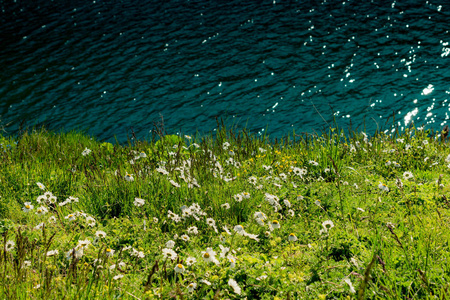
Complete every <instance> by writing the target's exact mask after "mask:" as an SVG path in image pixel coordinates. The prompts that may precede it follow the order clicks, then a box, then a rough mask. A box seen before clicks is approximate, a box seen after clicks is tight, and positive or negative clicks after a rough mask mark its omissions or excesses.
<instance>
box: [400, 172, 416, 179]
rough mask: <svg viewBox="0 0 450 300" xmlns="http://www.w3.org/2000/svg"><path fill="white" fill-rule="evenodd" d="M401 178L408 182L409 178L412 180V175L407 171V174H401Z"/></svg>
mask: <svg viewBox="0 0 450 300" xmlns="http://www.w3.org/2000/svg"><path fill="white" fill-rule="evenodd" d="M403 178H404V179H405V180H409V179H411V178H414V175H413V174H412V173H411V172H409V171H408V172H405V173H403Z"/></svg>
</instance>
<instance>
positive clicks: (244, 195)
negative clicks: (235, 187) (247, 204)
mask: <svg viewBox="0 0 450 300" xmlns="http://www.w3.org/2000/svg"><path fill="white" fill-rule="evenodd" d="M241 195H242V198H244V199H249V198H250V193H248V192H242V193H241Z"/></svg>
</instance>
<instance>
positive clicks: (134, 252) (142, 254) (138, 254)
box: [130, 248, 177, 258]
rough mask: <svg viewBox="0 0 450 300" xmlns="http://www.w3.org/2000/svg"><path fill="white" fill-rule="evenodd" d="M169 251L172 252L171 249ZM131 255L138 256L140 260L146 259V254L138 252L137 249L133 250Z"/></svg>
mask: <svg viewBox="0 0 450 300" xmlns="http://www.w3.org/2000/svg"><path fill="white" fill-rule="evenodd" d="M169 250H172V249H169ZM163 251H164V249H163ZM174 253H175V252H174ZM130 255H131V256H136V257H138V258H144V257H145V254H144V252H142V251H138V250H136V249H134V248H133V251H132V252H131V253H130ZM175 255H177V254H176V253H175ZM175 258H176V257H175Z"/></svg>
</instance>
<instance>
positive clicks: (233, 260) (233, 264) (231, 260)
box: [228, 256, 236, 268]
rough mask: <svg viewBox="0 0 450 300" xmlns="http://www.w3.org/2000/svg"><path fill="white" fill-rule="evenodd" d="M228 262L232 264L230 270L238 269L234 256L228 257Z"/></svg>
mask: <svg viewBox="0 0 450 300" xmlns="http://www.w3.org/2000/svg"><path fill="white" fill-rule="evenodd" d="M228 262H229V263H230V268H234V267H236V259H235V258H234V257H232V256H229V257H228Z"/></svg>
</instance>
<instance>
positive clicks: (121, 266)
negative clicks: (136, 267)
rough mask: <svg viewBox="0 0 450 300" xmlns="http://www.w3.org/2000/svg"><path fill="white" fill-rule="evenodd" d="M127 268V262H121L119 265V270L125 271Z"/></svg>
mask: <svg viewBox="0 0 450 300" xmlns="http://www.w3.org/2000/svg"><path fill="white" fill-rule="evenodd" d="M126 267H127V264H126V263H125V262H123V261H121V262H120V263H119V268H120V269H122V270H124V269H126Z"/></svg>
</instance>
